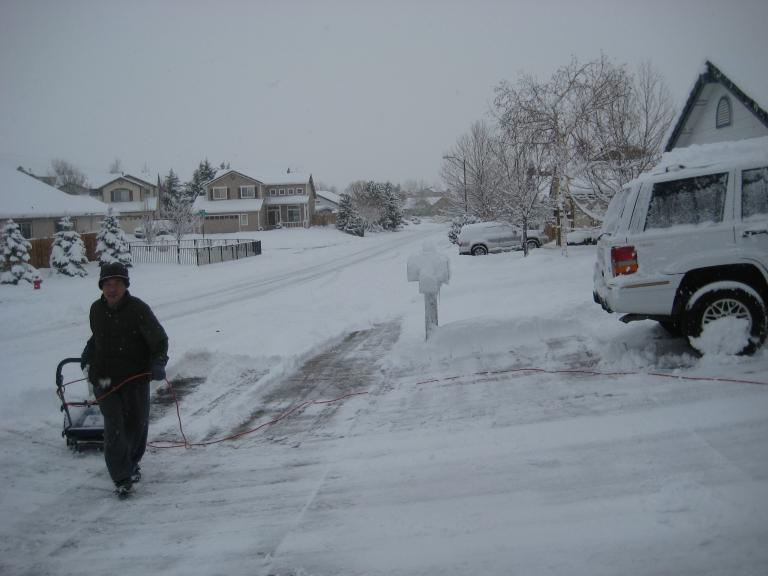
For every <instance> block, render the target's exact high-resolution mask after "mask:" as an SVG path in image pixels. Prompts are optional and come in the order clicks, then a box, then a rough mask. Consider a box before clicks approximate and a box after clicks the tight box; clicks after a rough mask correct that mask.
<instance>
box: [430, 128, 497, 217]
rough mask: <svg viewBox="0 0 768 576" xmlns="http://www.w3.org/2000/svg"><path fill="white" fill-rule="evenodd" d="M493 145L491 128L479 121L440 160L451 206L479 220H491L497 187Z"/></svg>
mask: <svg viewBox="0 0 768 576" xmlns="http://www.w3.org/2000/svg"><path fill="white" fill-rule="evenodd" d="M493 141H494V135H493V130H492V129H491V127H490V126H489V125H488V124H487V123H486V122H484V121H482V120H481V121H477V122H475V123H474V124H472V127H471V128H470V131H469V133H468V134H464V135H462V136H460V137H459V139H458V141H457V142H456V144H455V145H454V147H453V148H452V149H451V150H450V151H449V153H448V154H446V155H444V156H443V159H444V160H445V162H444V163H443V166H442V169H441V176H442V178H443V180H444V181H445V183H446V186H447V187H448V191H449V192H450V194H451V199H452V200H453V203H454V205H455V206H457V207H459V206H460V207H461V209H462V210H463V211H465V212H467V213H469V214H474V215H475V216H477V217H479V218H481V219H482V220H492V219H493V217H494V203H495V201H494V196H495V194H496V193H497V191H498V184H499V174H498V166H497V164H496V158H495V155H494V144H493Z"/></svg>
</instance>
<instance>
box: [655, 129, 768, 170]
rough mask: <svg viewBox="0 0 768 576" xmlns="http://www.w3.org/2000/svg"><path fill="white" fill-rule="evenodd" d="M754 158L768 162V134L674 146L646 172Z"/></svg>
mask: <svg viewBox="0 0 768 576" xmlns="http://www.w3.org/2000/svg"><path fill="white" fill-rule="evenodd" d="M752 160H757V161H762V162H768V136H763V137H762V138H750V139H748V140H734V141H731V142H717V143H714V144H695V145H692V146H687V147H685V148H674V149H672V150H670V151H669V152H665V153H664V154H662V156H661V160H660V161H659V163H658V164H657V165H656V166H654V168H653V169H652V170H650V171H649V172H647V173H646V174H658V173H659V172H664V171H666V170H667V168H669V167H676V166H685V167H689V168H694V167H698V166H710V165H717V164H725V163H733V162H742V161H743V162H750V161H752ZM641 178H642V176H641Z"/></svg>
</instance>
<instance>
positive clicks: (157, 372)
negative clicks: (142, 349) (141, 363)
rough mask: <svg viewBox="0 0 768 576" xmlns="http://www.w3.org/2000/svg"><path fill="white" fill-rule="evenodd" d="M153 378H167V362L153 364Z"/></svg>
mask: <svg viewBox="0 0 768 576" xmlns="http://www.w3.org/2000/svg"><path fill="white" fill-rule="evenodd" d="M152 380H160V381H162V380H165V364H163V363H162V362H155V363H154V364H152Z"/></svg>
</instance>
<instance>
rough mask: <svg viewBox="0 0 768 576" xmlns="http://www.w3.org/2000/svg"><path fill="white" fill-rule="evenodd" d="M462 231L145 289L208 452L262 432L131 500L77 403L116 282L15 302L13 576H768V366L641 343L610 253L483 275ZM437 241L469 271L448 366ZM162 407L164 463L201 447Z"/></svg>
mask: <svg viewBox="0 0 768 576" xmlns="http://www.w3.org/2000/svg"><path fill="white" fill-rule="evenodd" d="M447 231H448V225H447V224H437V223H432V222H424V223H422V224H421V225H418V226H414V225H411V226H408V227H407V228H405V229H404V230H402V231H400V232H397V233H380V234H371V235H368V236H366V237H365V238H357V237H354V236H349V235H344V234H341V233H339V232H337V231H336V230H334V229H319V228H313V229H308V230H300V229H297V230H276V231H271V232H267V233H262V234H259V235H258V236H257V237H258V239H260V240H261V241H262V247H263V254H262V255H261V256H257V257H254V258H249V259H245V260H240V261H236V262H229V263H222V264H214V265H209V266H203V267H199V268H197V267H192V266H173V265H160V264H142V265H137V266H136V267H134V268H132V269H131V272H130V274H131V287H130V291H131V293H132V294H134V295H135V296H138V297H139V298H141V299H143V300H144V301H146V302H147V303H148V304H150V306H152V308H153V310H154V311H155V313H156V314H157V316H158V319H159V320H160V322H161V323H162V324H163V325H164V326H165V329H166V330H167V332H168V334H169V338H170V348H171V349H170V353H169V355H170V362H169V365H168V378H169V380H170V381H171V382H172V383H173V382H176V383H177V384H178V386H177V392H178V394H179V397H180V412H181V418H182V420H183V426H184V433H185V435H186V437H187V439H188V440H189V441H190V442H191V443H193V444H194V443H199V444H205V443H209V442H214V441H216V440H218V439H221V438H224V437H226V436H229V435H232V434H238V433H243V432H246V433H247V432H249V431H250V430H255V431H253V432H251V433H247V434H245V435H244V436H242V437H240V438H238V439H236V440H232V441H224V442H221V443H213V444H209V445H207V446H194V447H191V448H187V449H185V448H183V447H182V448H165V447H162V448H151V449H149V450H148V452H147V454H146V456H145V458H144V460H143V462H142V468H143V472H144V478H143V479H142V482H141V483H140V484H138V485H137V488H136V493H135V494H134V495H132V496H131V497H130V498H129V499H128V500H125V501H119V500H118V499H117V498H116V497H115V496H114V495H113V494H112V486H111V482H110V480H109V477H108V475H107V472H106V469H105V466H104V462H103V456H102V454H101V453H100V452H85V453H79V454H75V453H73V452H71V451H70V450H69V449H68V448H67V447H66V446H65V443H64V440H63V439H62V438H61V426H62V424H61V414H60V412H59V402H58V398H57V397H56V395H55V381H54V371H55V367H56V364H57V362H58V361H59V360H61V359H63V358H66V357H72V356H78V355H79V354H80V351H81V350H82V347H83V344H84V343H85V340H86V339H87V337H88V335H89V330H88V325H87V324H88V323H87V314H88V308H89V306H90V303H91V302H92V301H93V300H95V299H96V298H97V297H98V295H99V292H98V288H97V286H96V283H97V276H98V271H97V268H96V266H95V265H93V264H92V265H91V268H89V271H90V275H89V276H88V277H86V278H64V277H51V276H48V272H47V271H45V272H44V280H43V286H42V289H41V290H33V289H32V288H31V287H30V286H28V285H20V286H18V287H12V286H1V287H0V319H1V321H2V322H1V325H2V326H3V328H4V329H3V330H2V333H0V347H2V350H3V353H2V355H0V373H2V375H3V376H2V393H3V401H2V403H0V417H1V418H2V420H0V440H2V442H0V481H2V485H3V489H2V491H0V574H2V575H3V576H5V575H8V576H22V575H23V576H44V575H54V574H55V575H57V576H58V575H77V576H89V575H94V576H96V575H102V574H108V573H109V574H121V575H123V576H132V575H145V574H178V575H184V576H211V575H222V576H224V575H227V576H231V575H243V576H246V575H248V576H251V575H262V576H268V575H269V576H288V575H295V576H330V575H349V576H352V575H364V574H365V575H425V576H426V575H457V576H458V575H462V576H465V575H469V574H493V575H500V576H501V575H511V574H520V575H533V574H536V575H539V574H552V575H567V576H573V575H584V576H598V575H616V574H631V575H660V574H675V575H686V574H690V575H694V574H695V575H696V576H700V575H702V574H711V575H724V576H725V575H728V576H732V575H754V576H758V575H764V574H766V573H768V548H766V546H765V543H766V541H768V442H767V441H766V439H768V418H766V414H768V349H766V348H763V349H761V350H760V351H759V352H758V353H757V354H756V355H755V356H752V357H738V358H734V357H729V356H718V355H715V356H710V357H705V358H698V357H695V356H694V355H693V354H692V353H691V351H690V349H689V348H688V347H687V345H686V343H685V342H683V341H682V340H679V339H673V338H671V337H669V336H668V335H667V334H666V333H665V332H664V331H663V330H662V329H661V328H660V327H659V326H657V325H655V323H653V322H650V321H645V322H636V323H633V324H630V325H625V324H622V323H620V322H619V321H618V316H616V315H609V314H607V313H605V312H603V311H602V310H601V309H600V307H599V306H598V305H596V304H594V303H593V301H592V266H593V262H594V247H590V246H578V247H569V248H568V255H567V256H564V255H562V254H561V251H560V249H559V248H557V247H554V246H545V247H543V248H541V249H538V250H534V251H533V252H532V253H531V255H530V257H528V258H524V257H523V254H522V253H521V252H510V253H504V254H498V255H490V256H485V257H470V256H459V255H458V250H457V247H456V246H455V245H452V244H450V243H449V242H448V240H447ZM425 241H429V242H432V243H433V244H434V246H435V247H436V249H437V251H438V252H439V253H440V254H444V255H445V256H447V257H448V258H449V261H450V268H451V277H450V282H449V283H448V284H447V285H444V286H443V287H442V289H441V292H440V297H439V327H438V328H437V330H436V331H435V333H434V334H433V337H432V338H431V339H430V340H429V341H427V342H425V339H424V301H423V298H422V296H421V295H420V294H419V293H418V286H417V285H416V284H415V283H409V282H407V281H406V261H407V259H408V257H409V256H410V255H412V254H414V253H417V252H419V251H420V250H421V248H422V243H423V242H425ZM618 373H621V374H618ZM66 376H67V379H72V380H74V379H78V378H80V377H81V374H80V371H79V368H78V367H73V368H72V370H70V371H68V373H67V375H66ZM73 388H74V389H76V386H75V385H73ZM152 388H153V392H154V400H153V402H154V404H153V416H152V422H151V424H150V440H151V441H153V442H155V443H156V445H158V446H164V445H166V444H167V443H173V442H178V441H180V435H179V429H178V421H177V418H176V410H175V407H174V406H173V405H170V404H168V403H167V400H166V398H167V391H166V390H164V388H163V387H162V386H161V385H160V384H159V383H153V385H152ZM74 393H75V390H73V394H74ZM297 406H302V407H301V409H296V410H295V411H292V410H293V409H295V408H296V407H297ZM283 416H285V417H284V418H282V417H283ZM276 419H279V421H278V422H276V423H275V424H273V425H268V426H263V427H260V426H262V425H263V424H265V423H267V422H270V421H273V420H276ZM256 428H258V430H256Z"/></svg>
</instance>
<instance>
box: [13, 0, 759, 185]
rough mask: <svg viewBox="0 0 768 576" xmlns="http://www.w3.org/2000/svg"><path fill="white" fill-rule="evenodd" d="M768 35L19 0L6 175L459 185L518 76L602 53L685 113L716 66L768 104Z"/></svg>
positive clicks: (726, 28)
mask: <svg viewBox="0 0 768 576" xmlns="http://www.w3.org/2000/svg"><path fill="white" fill-rule="evenodd" d="M766 25H768V1H766V0H730V1H728V2H725V1H723V0H714V1H710V0H644V1H638V0H605V1H604V0H590V1H579V0H533V1H528V0H525V1H522V0H516V1H512V0H510V1H506V2H504V1H490V0H461V1H460V0H456V1H451V0H447V1H438V0H431V1H418V0H410V1H401V0H386V1H380V2H372V1H371V2H368V1H363V0H354V1H353V0H346V1H344V0H340V1H326V0H317V1H315V2H309V1H291V0H283V1H280V2H267V1H250V2H246V1H234V0H215V1H213V0H212V1H201V0H189V1H183V0H155V1H151V2H150V1H136V0H130V1H128V0H121V1H113V0H73V1H68V0H0V162H3V163H10V164H13V165H15V166H17V165H23V166H25V167H29V168H33V169H35V170H38V171H40V170H42V171H45V170H46V169H47V168H48V166H49V164H50V160H51V159H52V158H64V159H66V160H69V161H70V162H72V163H73V164H75V165H76V166H78V167H80V168H81V169H82V170H84V171H86V172H89V173H93V172H103V171H106V170H107V168H108V167H109V164H110V163H111V162H112V160H114V159H115V158H119V159H120V160H121V161H122V164H123V167H124V169H125V170H127V171H129V172H130V171H133V172H137V173H138V172H139V171H140V170H142V169H143V168H144V167H145V166H146V167H149V169H150V170H151V171H152V172H153V173H155V174H156V173H157V172H160V173H162V174H166V173H167V172H168V170H169V169H170V168H173V169H174V170H175V171H176V172H177V173H179V174H180V175H181V177H182V179H187V178H189V176H191V173H192V171H193V170H194V168H195V167H196V166H197V164H198V162H199V161H200V160H202V159H203V158H206V157H207V158H208V159H209V160H210V161H211V162H212V163H215V164H218V163H219V162H221V161H228V162H230V164H231V166H232V168H248V169H249V170H259V171H262V170H263V174H265V175H266V174H272V173H275V172H276V171H278V170H280V171H282V170H284V169H285V168H286V167H288V166H291V167H294V168H298V169H303V170H304V171H307V172H310V173H312V174H313V176H314V178H315V180H316V181H320V182H323V183H326V184H328V185H333V186H336V187H338V188H339V191H342V190H343V188H345V187H346V186H347V184H349V182H350V181H353V180H357V179H374V180H391V181H393V182H401V183H402V182H405V181H406V180H424V181H426V182H428V183H435V184H440V180H439V170H440V165H441V163H442V160H441V156H442V155H443V154H445V153H446V152H447V151H448V150H449V148H450V147H451V146H452V145H453V144H454V143H455V142H456V139H457V138H458V137H459V136H460V135H461V134H463V133H465V132H467V131H468V129H469V127H470V125H471V124H472V122H474V121H475V120H479V119H482V118H484V117H485V116H486V115H487V113H488V110H489V106H490V102H491V100H492V98H493V88H494V86H495V85H497V84H498V83H499V82H500V81H501V80H504V79H507V80H511V81H514V80H515V79H516V78H517V77H518V75H519V74H520V73H521V72H529V73H532V74H535V75H536V76H538V77H540V78H546V77H548V76H550V75H551V74H552V72H553V71H554V70H555V69H556V68H557V67H558V66H561V65H564V64H566V63H567V62H568V61H569V60H570V58H571V56H576V57H578V58H579V59H581V60H588V59H593V58H596V57H598V56H599V55H600V52H601V51H602V52H604V53H605V54H606V55H607V56H608V57H609V58H611V59H612V60H613V61H614V62H615V63H626V64H628V65H629V66H630V68H632V69H635V68H636V67H637V65H638V64H639V63H641V62H643V61H650V62H651V63H652V64H653V65H654V66H655V67H656V68H657V69H658V70H659V71H660V72H661V73H662V75H663V76H664V78H665V80H666V82H667V84H668V85H669V88H670V89H671V91H672V95H673V97H674V100H675V104H676V105H677V106H678V107H680V106H682V104H683V103H684V101H685V98H686V97H687V95H688V93H689V91H690V88H691V87H692V85H693V82H694V80H695V79H696V76H697V74H698V72H699V70H700V68H701V65H702V64H703V62H704V60H705V59H707V58H709V59H711V60H712V61H713V62H714V63H715V64H716V65H718V66H719V67H721V69H722V70H723V71H724V72H725V73H726V74H727V75H728V76H730V77H731V79H732V80H734V81H735V82H736V83H737V84H739V85H740V86H741V87H742V88H744V89H745V90H747V92H749V91H750V87H753V86H754V87H755V88H756V90H757V91H759V92H761V93H763V94H768V91H763V90H764V87H765V86H766V84H768V79H766V76H767V75H768V65H766V61H765V58H766V55H767V54H768V34H766V33H765V29H766ZM754 97H755V98H757V95H754ZM758 101H760V99H759V98H758ZM761 103H762V104H763V105H765V102H761ZM253 176H255V177H257V178H258V177H259V176H260V174H253Z"/></svg>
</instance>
